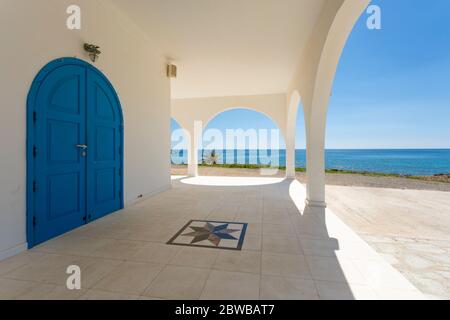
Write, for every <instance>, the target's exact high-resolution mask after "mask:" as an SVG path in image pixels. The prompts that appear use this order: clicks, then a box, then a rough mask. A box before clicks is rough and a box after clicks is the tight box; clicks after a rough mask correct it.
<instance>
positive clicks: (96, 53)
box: [84, 43, 102, 62]
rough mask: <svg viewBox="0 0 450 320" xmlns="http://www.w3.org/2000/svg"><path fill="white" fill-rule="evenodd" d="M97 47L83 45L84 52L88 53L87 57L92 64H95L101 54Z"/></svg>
mask: <svg viewBox="0 0 450 320" xmlns="http://www.w3.org/2000/svg"><path fill="white" fill-rule="evenodd" d="M98 49H100V47H99V46H96V45H95V44H88V43H85V44H84V50H86V52H88V54H89V57H90V58H91V60H92V62H96V61H97V59H98V56H99V55H100V54H101V53H102V52H101V51H100V50H98Z"/></svg>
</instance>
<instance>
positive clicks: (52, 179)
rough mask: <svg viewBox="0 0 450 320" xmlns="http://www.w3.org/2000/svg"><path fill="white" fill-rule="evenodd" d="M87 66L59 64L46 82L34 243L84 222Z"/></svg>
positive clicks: (37, 118) (40, 96)
mask: <svg viewBox="0 0 450 320" xmlns="http://www.w3.org/2000/svg"><path fill="white" fill-rule="evenodd" d="M85 74H86V69H85V68H83V67H80V66H75V65H67V66H61V67H59V68H56V69H55V70H53V71H52V72H51V73H49V74H48V75H47V77H46V78H45V79H44V80H43V81H42V82H41V85H40V87H39V90H38V92H37V94H36V98H35V99H36V100H35V113H34V122H35V123H34V128H33V130H34V132H33V135H34V142H35V146H34V168H35V176H34V179H33V182H32V185H31V186H28V187H29V188H33V193H34V197H33V200H34V218H33V219H34V223H35V229H34V241H33V242H34V244H38V243H41V242H43V241H45V240H48V239H50V238H53V237H55V236H57V235H60V234H62V233H64V232H67V231H69V230H71V229H74V228H76V227H78V226H80V225H82V224H83V223H84V217H85V212H86V169H87V167H86V165H87V163H86V158H85V157H83V155H82V153H81V150H80V149H79V148H77V145H81V144H85V143H86V102H85V101H86V76H85Z"/></svg>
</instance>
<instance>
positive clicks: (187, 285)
mask: <svg viewBox="0 0 450 320" xmlns="http://www.w3.org/2000/svg"><path fill="white" fill-rule="evenodd" d="M209 273H210V271H209V270H206V269H198V268H192V267H179V266H166V267H165V268H164V270H163V271H162V272H161V273H160V274H159V275H158V277H157V278H156V279H155V281H153V282H152V284H151V285H150V286H149V287H148V288H147V289H146V290H145V292H144V293H143V296H149V297H153V298H164V299H198V298H199V297H200V294H201V293H202V290H203V287H204V285H205V283H206V280H207V279H208V276H209Z"/></svg>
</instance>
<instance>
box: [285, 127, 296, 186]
mask: <svg viewBox="0 0 450 320" xmlns="http://www.w3.org/2000/svg"><path fill="white" fill-rule="evenodd" d="M286 178H288V179H295V133H293V132H290V131H288V133H287V137H286Z"/></svg>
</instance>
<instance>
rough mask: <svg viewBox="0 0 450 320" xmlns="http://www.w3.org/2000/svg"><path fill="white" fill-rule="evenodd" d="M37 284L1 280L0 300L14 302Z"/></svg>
mask: <svg viewBox="0 0 450 320" xmlns="http://www.w3.org/2000/svg"><path fill="white" fill-rule="evenodd" d="M35 285H36V283H33V282H28V281H20V280H12V279H1V278H0V300H13V299H16V298H17V297H19V296H21V295H23V294H25V293H26V292H27V291H29V290H30V289H31V288H32V287H33V286H35Z"/></svg>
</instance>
